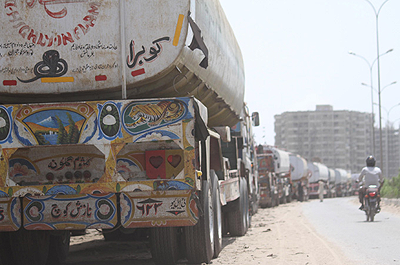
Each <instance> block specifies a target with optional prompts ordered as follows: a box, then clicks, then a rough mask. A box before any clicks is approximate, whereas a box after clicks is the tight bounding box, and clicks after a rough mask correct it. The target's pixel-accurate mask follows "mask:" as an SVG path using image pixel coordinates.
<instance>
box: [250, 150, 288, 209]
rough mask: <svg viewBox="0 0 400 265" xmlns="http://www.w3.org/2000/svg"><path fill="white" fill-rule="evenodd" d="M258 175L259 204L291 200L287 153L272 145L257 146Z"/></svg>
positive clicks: (272, 204)
mask: <svg viewBox="0 0 400 265" xmlns="http://www.w3.org/2000/svg"><path fill="white" fill-rule="evenodd" d="M257 159H258V171H259V176H260V181H259V182H260V206H261V207H273V206H277V205H279V204H280V203H286V202H287V201H289V202H290V201H291V198H292V188H293V185H292V180H291V175H290V162H289V153H288V152H286V151H283V150H280V149H278V148H276V147H273V146H268V145H259V146H258V147H257Z"/></svg>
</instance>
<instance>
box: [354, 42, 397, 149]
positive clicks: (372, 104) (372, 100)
mask: <svg viewBox="0 0 400 265" xmlns="http://www.w3.org/2000/svg"><path fill="white" fill-rule="evenodd" d="M392 51H393V49H390V50H387V51H386V52H385V53H382V54H380V55H379V56H378V57H377V58H375V60H373V61H372V63H370V62H369V61H368V60H367V59H366V58H365V57H364V56H361V55H359V54H356V53H355V52H352V51H349V54H351V55H354V56H357V57H359V58H361V59H363V60H364V61H365V62H366V63H367V65H368V68H369V76H370V82H371V83H370V84H371V86H370V87H371V115H372V116H371V129H372V154H373V155H375V126H374V124H375V120H374V87H373V85H372V82H373V81H372V68H373V67H374V64H375V62H376V61H377V60H378V58H379V57H382V56H383V55H385V54H388V53H390V52H392ZM361 85H365V86H368V85H367V84H365V83H361Z"/></svg>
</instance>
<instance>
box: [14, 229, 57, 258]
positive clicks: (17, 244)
mask: <svg viewBox="0 0 400 265" xmlns="http://www.w3.org/2000/svg"><path fill="white" fill-rule="evenodd" d="M9 235H10V245H11V248H12V252H13V256H14V260H15V264H16V265H26V264H29V265H43V264H46V262H47V257H48V256H49V247H50V232H49V231H37V230H32V231H31V230H25V229H23V228H21V229H19V230H18V231H17V232H12V233H10V234H9Z"/></svg>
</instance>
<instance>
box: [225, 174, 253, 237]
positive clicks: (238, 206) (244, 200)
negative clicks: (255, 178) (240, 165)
mask: <svg viewBox="0 0 400 265" xmlns="http://www.w3.org/2000/svg"><path fill="white" fill-rule="evenodd" d="M239 191H240V197H239V198H238V199H237V200H236V201H234V202H232V203H234V205H233V210H232V211H230V212H228V216H227V217H228V226H229V233H230V235H231V236H244V235H245V234H246V232H247V228H248V225H249V222H250V220H249V204H248V196H247V184H246V180H245V179H244V178H241V179H240V183H239Z"/></svg>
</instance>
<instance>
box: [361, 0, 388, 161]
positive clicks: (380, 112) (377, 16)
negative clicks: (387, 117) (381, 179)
mask: <svg viewBox="0 0 400 265" xmlns="http://www.w3.org/2000/svg"><path fill="white" fill-rule="evenodd" d="M365 1H367V2H368V3H369V4H370V5H371V7H372V9H373V10H374V13H375V22H376V55H377V59H378V60H377V66H378V97H379V140H380V143H379V146H380V154H381V167H382V165H383V151H382V109H381V107H382V105H381V76H380V62H379V13H380V12H381V10H382V7H383V6H384V5H385V4H386V3H387V2H388V1H389V0H386V1H385V2H383V3H382V5H381V6H380V7H379V9H378V11H376V9H375V7H374V5H373V4H372V3H371V2H370V1H369V0H365Z"/></svg>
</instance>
